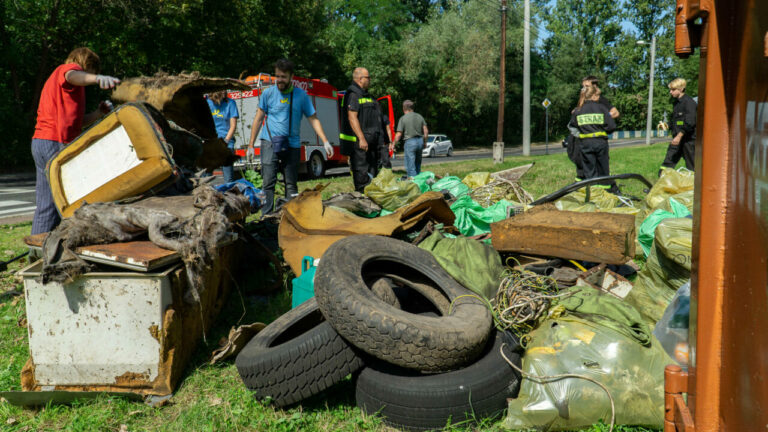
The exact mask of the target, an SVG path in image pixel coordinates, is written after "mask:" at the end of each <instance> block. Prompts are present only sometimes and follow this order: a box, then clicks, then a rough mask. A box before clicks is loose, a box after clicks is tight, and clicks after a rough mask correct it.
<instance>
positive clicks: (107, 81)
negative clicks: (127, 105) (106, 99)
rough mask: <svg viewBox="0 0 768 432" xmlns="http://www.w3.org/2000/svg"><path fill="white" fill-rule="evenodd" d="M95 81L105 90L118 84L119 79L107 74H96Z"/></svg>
mask: <svg viewBox="0 0 768 432" xmlns="http://www.w3.org/2000/svg"><path fill="white" fill-rule="evenodd" d="M96 82H97V83H98V84H99V87H101V89H102V90H107V89H111V88H114V87H115V86H116V85H118V84H120V79H119V78H115V77H113V76H109V75H96Z"/></svg>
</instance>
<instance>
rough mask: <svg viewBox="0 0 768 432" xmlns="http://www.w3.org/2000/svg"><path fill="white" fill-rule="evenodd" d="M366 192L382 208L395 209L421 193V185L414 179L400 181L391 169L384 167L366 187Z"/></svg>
mask: <svg viewBox="0 0 768 432" xmlns="http://www.w3.org/2000/svg"><path fill="white" fill-rule="evenodd" d="M364 191H365V194H366V195H367V196H368V198H370V199H372V200H373V202H375V203H376V204H378V205H380V206H381V208H383V209H386V210H389V211H395V210H397V209H399V208H400V207H402V206H404V205H406V204H409V203H410V202H411V201H413V200H415V199H416V198H417V197H418V196H419V195H421V190H419V186H417V185H416V183H414V182H412V181H407V180H406V181H400V177H399V176H397V175H395V174H393V173H392V170H390V169H386V168H385V169H382V170H381V171H379V175H377V176H376V178H375V179H373V181H372V182H371V183H370V184H369V185H368V186H366V187H365V190H364Z"/></svg>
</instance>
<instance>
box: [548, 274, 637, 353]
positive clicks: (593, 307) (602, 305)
mask: <svg viewBox="0 0 768 432" xmlns="http://www.w3.org/2000/svg"><path fill="white" fill-rule="evenodd" d="M562 294H563V297H560V298H559V299H557V300H555V302H556V303H557V304H559V305H562V306H563V307H564V308H565V309H566V310H567V311H568V312H569V313H572V314H575V315H577V316H579V317H581V318H584V319H586V320H588V321H592V322H594V323H595V324H599V325H601V326H603V327H607V328H609V329H611V330H614V331H616V332H618V333H621V334H622V335H624V336H628V337H630V338H632V339H634V340H635V342H637V343H639V344H640V345H643V346H651V329H650V328H649V327H648V324H647V323H646V322H645V321H644V320H643V317H642V315H640V312H638V311H637V309H635V308H634V307H633V306H632V305H630V304H629V303H626V302H624V301H623V300H621V299H619V298H618V297H616V296H614V295H612V294H608V293H607V292H605V291H600V290H597V289H594V288H592V287H590V286H579V285H577V286H574V287H571V288H568V289H567V290H566V291H564V292H563V293H562Z"/></svg>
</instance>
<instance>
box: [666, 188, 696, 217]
mask: <svg viewBox="0 0 768 432" xmlns="http://www.w3.org/2000/svg"><path fill="white" fill-rule="evenodd" d="M672 199H674V200H675V201H677V204H682V205H683V206H685V208H687V209H688V211H689V212H690V213H693V189H691V190H689V191H685V192H680V193H679V194H675V195H672V196H671V197H669V199H667V200H665V201H664V203H663V204H661V206H660V207H659V208H660V209H662V210H666V211H668V212H670V213H674V210H673V208H672V203H671V202H670V200H672Z"/></svg>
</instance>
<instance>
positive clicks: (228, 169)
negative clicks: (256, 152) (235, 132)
mask: <svg viewBox="0 0 768 432" xmlns="http://www.w3.org/2000/svg"><path fill="white" fill-rule="evenodd" d="M228 147H229V151H231V152H232V153H234V152H235V143H234V142H233V143H232V144H229V145H228ZM221 172H222V175H223V176H224V183H229V182H233V181H235V167H234V165H227V166H223V167H221Z"/></svg>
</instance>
